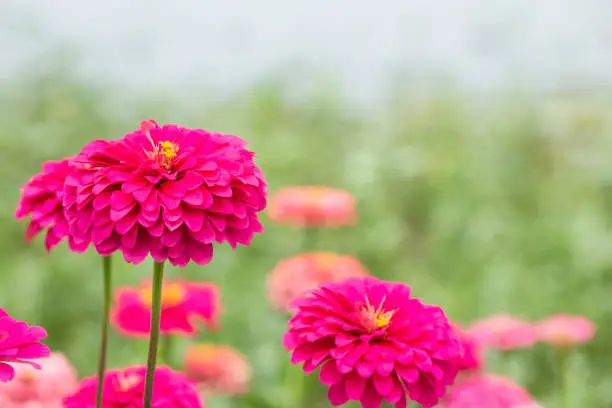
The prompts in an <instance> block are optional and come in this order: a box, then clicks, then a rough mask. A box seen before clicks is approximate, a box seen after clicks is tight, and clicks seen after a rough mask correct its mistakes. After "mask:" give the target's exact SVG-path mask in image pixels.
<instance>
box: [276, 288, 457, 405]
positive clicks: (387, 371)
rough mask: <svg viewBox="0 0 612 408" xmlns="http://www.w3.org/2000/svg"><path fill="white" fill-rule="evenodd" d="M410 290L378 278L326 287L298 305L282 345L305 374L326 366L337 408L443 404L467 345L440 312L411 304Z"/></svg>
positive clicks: (326, 379)
mask: <svg viewBox="0 0 612 408" xmlns="http://www.w3.org/2000/svg"><path fill="white" fill-rule="evenodd" d="M410 291H411V290H410V287H409V286H406V285H404V284H403V283H393V282H385V281H381V280H378V279H376V278H350V279H348V280H345V281H343V282H333V283H327V284H324V285H322V286H321V287H319V288H318V289H315V290H313V291H312V292H311V293H310V294H309V296H307V297H304V298H302V299H300V300H298V301H297V302H296V304H297V307H298V309H297V312H296V314H295V315H294V316H293V317H292V318H291V320H289V330H288V331H287V333H286V334H285V336H284V338H283V344H284V345H285V347H286V348H287V349H288V350H290V351H291V353H292V355H291V362H292V363H293V364H299V363H302V362H304V366H303V369H304V372H306V373H310V372H312V371H314V370H316V369H317V367H321V371H320V374H319V379H320V380H321V382H322V383H323V384H325V385H327V386H330V388H329V392H328V397H329V400H330V402H331V404H332V405H333V406H340V405H342V404H344V403H346V402H347V401H348V400H358V401H361V404H362V405H363V406H364V407H378V406H380V404H381V402H382V400H383V399H384V400H386V401H387V402H388V403H390V404H395V406H396V407H406V404H407V400H414V401H416V402H418V403H419V404H421V405H423V406H424V407H426V408H429V407H433V406H434V405H436V404H437V403H438V401H439V399H440V398H441V397H443V396H444V394H445V392H446V387H447V386H448V385H451V384H452V383H453V382H454V380H455V377H456V375H457V367H456V365H455V361H456V360H457V358H458V357H459V356H460V355H461V352H462V350H461V344H460V342H459V338H458V335H457V333H456V332H455V330H454V329H453V328H452V327H451V325H450V323H449V321H448V319H447V317H446V315H445V314H444V312H443V311H442V309H441V308H439V307H438V306H431V305H426V304H423V303H422V302H421V300H419V299H416V298H413V297H411V295H410Z"/></svg>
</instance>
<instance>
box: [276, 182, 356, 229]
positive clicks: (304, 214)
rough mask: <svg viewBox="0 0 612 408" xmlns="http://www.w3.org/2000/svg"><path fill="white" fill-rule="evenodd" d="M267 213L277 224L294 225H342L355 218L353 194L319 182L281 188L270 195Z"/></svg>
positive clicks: (300, 226)
mask: <svg viewBox="0 0 612 408" xmlns="http://www.w3.org/2000/svg"><path fill="white" fill-rule="evenodd" d="M268 215H269V216H270V218H271V219H272V220H273V221H274V222H276V223H278V224H287V225H292V226H295V227H298V228H316V227H342V226H351V225H354V224H355V222H356V220H357V209H356V203H355V197H354V196H353V195H352V194H351V193H349V192H348V191H344V190H338V189H334V188H330V187H322V186H302V187H285V188H281V189H280V190H278V191H277V192H276V194H274V195H273V196H272V197H271V198H270V202H269V205H268Z"/></svg>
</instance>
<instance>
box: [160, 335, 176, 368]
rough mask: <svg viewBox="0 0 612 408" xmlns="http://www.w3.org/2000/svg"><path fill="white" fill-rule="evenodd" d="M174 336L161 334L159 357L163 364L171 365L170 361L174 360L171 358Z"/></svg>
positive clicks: (172, 355)
mask: <svg viewBox="0 0 612 408" xmlns="http://www.w3.org/2000/svg"><path fill="white" fill-rule="evenodd" d="M173 350H174V336H172V335H170V334H167V335H162V336H161V349H160V352H159V354H160V357H161V360H162V361H163V363H164V364H165V365H167V366H168V367H172V368H174V367H173V365H172V363H174V361H173V360H172V358H173V357H174V353H173Z"/></svg>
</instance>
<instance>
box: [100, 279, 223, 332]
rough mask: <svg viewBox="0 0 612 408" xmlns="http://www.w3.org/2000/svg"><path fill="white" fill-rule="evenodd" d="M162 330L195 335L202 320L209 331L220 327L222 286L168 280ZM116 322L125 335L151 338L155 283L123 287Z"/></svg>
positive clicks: (115, 310)
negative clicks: (153, 286) (152, 300)
mask: <svg viewBox="0 0 612 408" xmlns="http://www.w3.org/2000/svg"><path fill="white" fill-rule="evenodd" d="M161 303H162V310H161V324H160V333H162V334H178V335H183V336H188V337H192V336H195V335H196V334H197V332H198V327H197V323H198V322H202V323H203V324H204V325H205V326H206V327H207V328H208V329H209V330H215V329H217V326H218V317H219V313H220V309H221V303H220V300H219V289H218V287H217V286H216V285H214V284H212V283H200V282H164V284H163V286H162V299H161ZM111 321H112V323H113V325H114V326H115V327H116V328H117V330H119V331H120V332H122V333H123V334H125V335H128V336H142V337H147V336H148V335H149V331H150V329H151V282H150V281H144V282H143V283H142V284H141V285H140V287H120V288H118V289H117V291H116V293H115V304H114V306H113V309H112V311H111Z"/></svg>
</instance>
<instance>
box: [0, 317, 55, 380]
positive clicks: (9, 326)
mask: <svg viewBox="0 0 612 408" xmlns="http://www.w3.org/2000/svg"><path fill="white" fill-rule="evenodd" d="M45 337H47V332H46V331H45V329H43V328H42V327H39V326H28V324H27V323H26V322H22V321H19V320H15V319H13V318H12V317H11V316H9V315H8V313H6V312H5V311H4V310H3V309H0V382H7V381H10V380H12V379H13V377H14V376H15V369H14V368H13V367H12V366H11V365H10V364H8V363H24V364H30V365H31V366H32V367H34V368H36V369H40V365H39V364H37V363H35V362H34V361H30V360H35V359H39V358H43V357H48V356H49V347H47V346H46V345H44V344H42V343H40V340H42V339H44V338H45Z"/></svg>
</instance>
